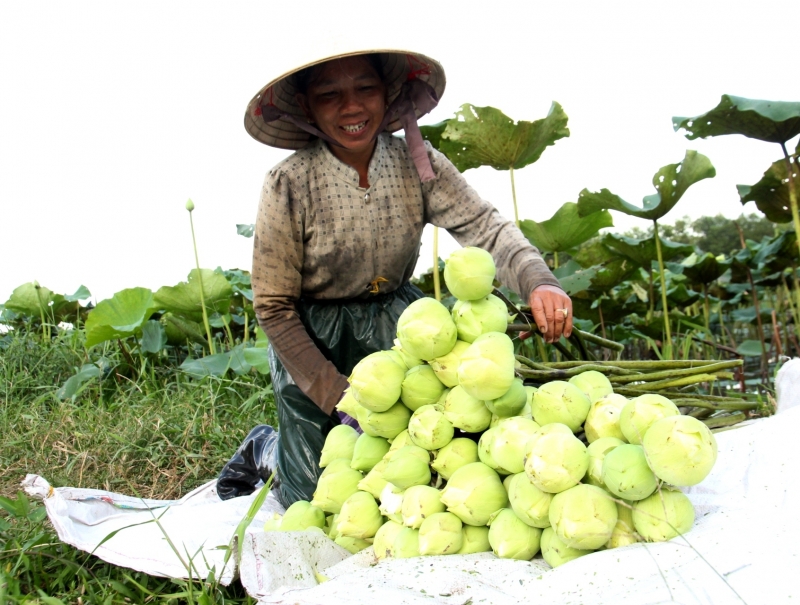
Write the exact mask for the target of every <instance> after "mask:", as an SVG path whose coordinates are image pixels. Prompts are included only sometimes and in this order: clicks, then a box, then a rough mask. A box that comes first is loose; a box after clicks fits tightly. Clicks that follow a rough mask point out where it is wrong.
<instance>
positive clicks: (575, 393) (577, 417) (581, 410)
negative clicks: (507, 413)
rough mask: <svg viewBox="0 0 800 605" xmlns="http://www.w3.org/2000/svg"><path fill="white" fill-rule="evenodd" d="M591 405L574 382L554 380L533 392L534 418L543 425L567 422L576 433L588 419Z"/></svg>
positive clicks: (532, 408) (532, 407) (532, 409)
mask: <svg viewBox="0 0 800 605" xmlns="http://www.w3.org/2000/svg"><path fill="white" fill-rule="evenodd" d="M591 405H592V404H591V402H590V401H589V398H588V397H587V396H586V395H585V394H584V392H583V391H581V390H580V389H579V388H578V387H576V386H575V385H574V384H570V383H569V382H566V381H564V380H553V381H551V382H547V383H545V384H543V385H542V386H541V387H539V390H537V391H536V392H535V393H534V394H533V401H532V402H531V411H532V412H533V419H534V420H535V421H536V422H538V423H539V424H540V425H541V426H544V425H545V424H551V423H554V422H557V423H560V424H566V425H567V426H568V427H569V428H570V429H571V430H572V432H573V433H575V432H577V431H578V430H579V429H580V428H581V425H582V424H583V422H584V420H586V416H587V414H588V413H589V408H590V407H591Z"/></svg>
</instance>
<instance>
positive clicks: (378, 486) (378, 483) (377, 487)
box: [358, 458, 388, 500]
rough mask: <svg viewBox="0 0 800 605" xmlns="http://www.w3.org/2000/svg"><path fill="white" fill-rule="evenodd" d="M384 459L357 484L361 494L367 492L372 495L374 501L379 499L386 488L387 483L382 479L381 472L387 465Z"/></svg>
mask: <svg viewBox="0 0 800 605" xmlns="http://www.w3.org/2000/svg"><path fill="white" fill-rule="evenodd" d="M387 464H388V463H387V461H386V458H384V459H383V460H381V461H380V462H378V464H376V465H375V466H373V467H372V470H370V471H369V472H368V473H367V474H366V475H365V476H364V478H363V479H362V480H361V481H359V482H358V489H360V490H361V491H362V492H367V493H369V494H372V497H373V498H375V499H376V500H377V499H379V498H380V497H381V494H382V493H383V490H384V489H385V487H386V484H387V483H388V481H386V479H384V478H383V470H384V469H385V468H386V465H387Z"/></svg>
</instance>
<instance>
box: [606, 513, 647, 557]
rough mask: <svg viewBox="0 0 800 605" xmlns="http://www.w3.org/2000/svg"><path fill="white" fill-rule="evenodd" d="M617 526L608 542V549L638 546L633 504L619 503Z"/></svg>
mask: <svg viewBox="0 0 800 605" xmlns="http://www.w3.org/2000/svg"><path fill="white" fill-rule="evenodd" d="M616 504H617V524H616V525H615V526H614V531H612V532H611V537H610V538H609V539H608V542H606V548H620V547H622V546H628V545H629V544H636V543H637V542H638V541H639V536H638V535H637V534H636V529H635V528H634V526H633V506H632V503H631V502H622V503H620V502H617V503H616Z"/></svg>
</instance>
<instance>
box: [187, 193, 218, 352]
mask: <svg viewBox="0 0 800 605" xmlns="http://www.w3.org/2000/svg"><path fill="white" fill-rule="evenodd" d="M186 210H188V211H189V226H190V227H191V229H192V247H193V248H194V262H195V265H196V266H197V279H198V281H199V283H200V304H201V307H202V310H203V325H205V328H206V337H207V338H208V346H209V348H210V349H211V354H212V355H214V354H215V353H216V350H215V348H214V339H213V338H212V337H211V326H210V325H209V323H208V312H207V311H206V294H205V292H204V290H203V272H202V271H201V270H200V257H199V256H198V255H197V239H196V238H195V236H194V221H193V220H192V212H193V211H194V202H192V200H189V201H188V202H186Z"/></svg>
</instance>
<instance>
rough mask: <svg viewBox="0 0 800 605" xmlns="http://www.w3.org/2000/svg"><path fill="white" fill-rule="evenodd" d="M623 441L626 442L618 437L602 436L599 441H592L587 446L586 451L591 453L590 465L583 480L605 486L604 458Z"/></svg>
mask: <svg viewBox="0 0 800 605" xmlns="http://www.w3.org/2000/svg"><path fill="white" fill-rule="evenodd" d="M623 443H625V442H624V441H622V440H621V439H617V438H616V437H600V439H598V440H597V441H593V442H592V443H590V444H589V447H587V448H586V452H587V453H588V454H589V466H588V468H587V469H586V475H585V476H584V478H583V481H584V482H585V483H588V484H589V485H596V486H597V487H602V488H605V483H603V460H605V457H606V454H608V452H610V451H611V450H613V449H614V448H615V447H617V446H618V445H622V444H623Z"/></svg>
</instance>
